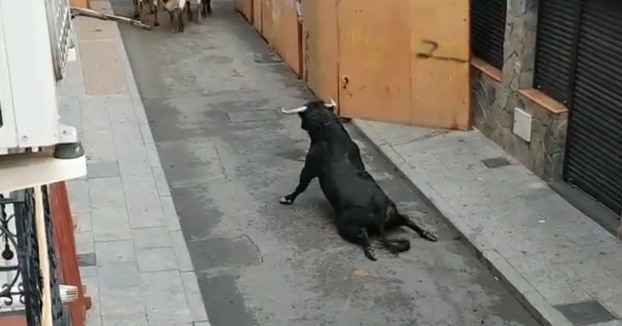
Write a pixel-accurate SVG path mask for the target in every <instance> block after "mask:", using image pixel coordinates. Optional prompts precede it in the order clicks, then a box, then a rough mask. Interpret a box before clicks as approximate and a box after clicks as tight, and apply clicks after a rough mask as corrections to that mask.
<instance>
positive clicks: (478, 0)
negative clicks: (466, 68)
mask: <svg viewBox="0 0 622 326" xmlns="http://www.w3.org/2000/svg"><path fill="white" fill-rule="evenodd" d="M506 8H507V1H506V0H471V49H472V51H473V55H474V56H476V57H478V58H480V59H482V60H484V61H485V62H487V63H489V64H491V65H492V66H493V67H495V68H497V69H501V68H502V67H503V40H504V38H505V15H506V11H507V9H506Z"/></svg>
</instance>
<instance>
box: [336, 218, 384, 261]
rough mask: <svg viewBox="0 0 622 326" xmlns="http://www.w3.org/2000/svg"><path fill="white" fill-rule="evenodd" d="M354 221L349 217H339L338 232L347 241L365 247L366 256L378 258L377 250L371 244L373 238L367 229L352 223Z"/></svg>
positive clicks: (373, 258)
mask: <svg viewBox="0 0 622 326" xmlns="http://www.w3.org/2000/svg"><path fill="white" fill-rule="evenodd" d="M351 223H352V221H348V219H343V218H341V217H340V218H338V220H337V232H339V235H340V236H341V237H342V238H343V239H344V240H346V241H349V242H351V243H354V244H357V245H359V246H361V247H362V248H363V251H364V252H365V257H367V258H369V259H371V260H374V261H375V260H377V259H378V257H377V256H376V251H375V250H374V248H373V247H372V246H371V240H370V239H369V234H367V230H366V229H365V228H362V227H360V226H358V225H356V224H351Z"/></svg>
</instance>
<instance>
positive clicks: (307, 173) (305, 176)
mask: <svg viewBox="0 0 622 326" xmlns="http://www.w3.org/2000/svg"><path fill="white" fill-rule="evenodd" d="M315 177H316V175H315V171H314V169H313V168H311V167H310V166H309V164H308V163H305V166H304V167H303V168H302V171H300V180H299V181H298V186H296V189H295V190H294V192H292V193H291V194H289V195H286V196H283V197H281V199H279V203H281V204H284V205H291V204H293V203H294V201H295V200H296V197H298V195H300V194H301V193H303V192H304V191H305V190H307V187H309V184H310V183H311V181H312V180H313V178H315Z"/></svg>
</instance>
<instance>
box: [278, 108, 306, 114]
mask: <svg viewBox="0 0 622 326" xmlns="http://www.w3.org/2000/svg"><path fill="white" fill-rule="evenodd" d="M306 109H307V107H306V106H301V107H299V108H295V109H291V110H286V109H285V108H284V107H281V113H283V114H296V113H300V112H304V111H305V110H306Z"/></svg>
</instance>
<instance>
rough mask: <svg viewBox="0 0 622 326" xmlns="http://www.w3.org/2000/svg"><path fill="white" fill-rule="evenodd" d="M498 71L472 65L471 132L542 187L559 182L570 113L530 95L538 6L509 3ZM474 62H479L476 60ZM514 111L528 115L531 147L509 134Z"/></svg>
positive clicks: (530, 0) (526, 0) (517, 0)
mask: <svg viewBox="0 0 622 326" xmlns="http://www.w3.org/2000/svg"><path fill="white" fill-rule="evenodd" d="M507 1H508V2H507V3H508V6H507V16H506V30H505V42H504V64H503V69H502V71H498V70H497V69H495V68H493V67H483V66H485V65H486V64H484V63H481V62H480V63H479V64H477V63H476V64H474V67H473V69H472V73H471V76H472V77H471V79H472V96H471V101H472V103H471V107H472V110H473V116H474V122H475V127H476V128H478V129H479V130H480V131H481V132H482V133H483V134H485V135H486V136H487V137H489V138H490V139H492V140H493V141H495V142H496V143H497V144H499V145H500V146H501V147H502V148H503V149H504V150H505V151H507V152H508V153H510V154H511V155H513V156H514V157H516V159H517V160H518V161H519V162H521V163H522V164H524V165H525V166H527V167H528V168H529V169H531V170H532V171H533V172H534V173H536V174H537V175H538V176H539V177H541V178H542V179H544V180H546V181H553V180H558V179H561V176H562V167H563V161H564V147H565V142H566V127H567V117H568V110H567V109H566V108H565V107H564V106H563V105H562V104H560V103H557V102H555V101H554V100H552V99H551V98H549V97H548V96H546V95H545V94H544V93H542V92H540V91H538V90H535V89H532V87H533V71H534V59H535V45H536V25H537V16H538V15H537V0H507ZM474 62H479V60H477V59H475V60H474ZM514 108H520V109H522V110H524V111H526V112H528V113H529V114H531V115H532V118H533V120H532V131H531V141H530V142H526V141H524V140H523V139H521V138H520V137H517V136H516V135H514V133H513V132H512V127H513V121H514Z"/></svg>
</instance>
